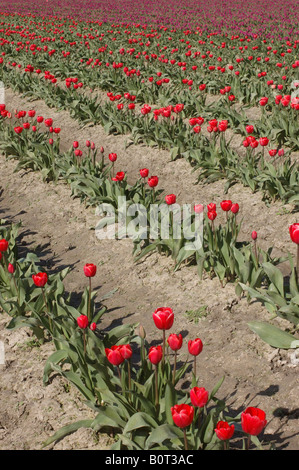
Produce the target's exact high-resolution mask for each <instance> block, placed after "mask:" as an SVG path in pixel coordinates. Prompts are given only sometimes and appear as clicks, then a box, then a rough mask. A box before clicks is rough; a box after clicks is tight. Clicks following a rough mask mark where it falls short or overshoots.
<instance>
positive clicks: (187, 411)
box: [171, 403, 194, 429]
mask: <svg viewBox="0 0 299 470" xmlns="http://www.w3.org/2000/svg"><path fill="white" fill-rule="evenodd" d="M171 414H172V419H173V421H174V424H176V426H178V427H179V428H182V429H183V428H186V427H187V426H190V424H191V423H192V421H193V417H194V408H193V407H192V406H190V405H187V404H184V403H183V404H182V405H174V406H173V407H172V408H171Z"/></svg>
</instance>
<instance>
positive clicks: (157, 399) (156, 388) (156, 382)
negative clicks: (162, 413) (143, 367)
mask: <svg viewBox="0 0 299 470" xmlns="http://www.w3.org/2000/svg"><path fill="white" fill-rule="evenodd" d="M155 397H156V400H155V402H156V409H158V405H159V395H158V364H156V365H155Z"/></svg>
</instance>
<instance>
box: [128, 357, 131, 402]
mask: <svg viewBox="0 0 299 470" xmlns="http://www.w3.org/2000/svg"><path fill="white" fill-rule="evenodd" d="M128 388H129V396H131V360H130V359H129V360H128Z"/></svg>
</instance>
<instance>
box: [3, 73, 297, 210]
mask: <svg viewBox="0 0 299 470" xmlns="http://www.w3.org/2000/svg"><path fill="white" fill-rule="evenodd" d="M6 75H7V76H6ZM3 78H4V80H5V79H6V80H8V81H9V83H10V84H12V83H13V82H14V80H16V79H17V82H18V87H19V88H18V89H19V91H26V90H27V91H26V93H27V94H28V92H30V93H33V95H36V93H37V90H38V89H39V88H40V94H39V95H38V96H39V97H40V98H42V99H46V97H47V96H49V99H50V102H49V101H47V99H46V102H47V104H49V105H50V106H56V107H58V106H59V107H61V106H63V107H64V109H68V110H70V112H71V115H72V116H73V117H75V118H77V119H79V121H81V122H83V123H84V122H85V123H87V122H88V121H89V120H90V116H91V115H92V114H94V117H93V118H92V119H93V122H94V123H96V122H100V123H101V124H102V125H103V126H104V129H105V130H106V131H107V132H109V133H111V132H113V133H114V132H117V133H122V134H123V133H127V132H128V131H129V133H131V137H130V139H129V140H128V141H127V143H128V144H129V143H130V141H131V142H134V143H135V144H138V143H141V142H145V143H147V144H148V145H152V143H153V142H154V143H155V144H157V145H158V146H160V147H162V148H167V149H169V150H171V156H172V158H177V157H179V156H183V157H184V158H186V159H187V160H189V161H190V162H191V163H192V164H194V163H196V169H199V170H200V171H199V178H198V179H199V180H203V181H206V182H210V181H214V180H217V179H226V180H227V183H226V185H225V189H224V190H225V191H227V189H228V188H229V187H230V186H231V185H233V184H235V183H236V182H239V181H240V182H241V183H242V184H243V185H244V186H249V187H250V188H251V189H252V191H256V190H260V191H262V192H263V193H264V195H265V198H267V199H270V200H273V199H274V200H275V199H277V198H279V199H281V200H282V201H283V202H285V203H293V204H295V205H297V204H298V187H299V180H298V171H297V163H296V161H292V159H291V156H290V155H289V152H286V153H285V152H284V150H283V149H282V148H281V145H282V144H283V142H284V141H283V139H282V140H281V139H280V138H278V140H277V138H276V137H277V136H278V137H279V136H283V135H287V134H288V133H289V131H288V130H286V131H283V133H280V134H277V133H276V137H275V139H272V140H274V141H277V142H278V144H276V145H277V146H278V148H273V145H275V144H274V142H273V144H271V146H272V148H270V149H268V152H269V155H270V159H267V158H264V153H265V148H266V147H265V146H266V145H269V144H270V139H269V138H268V137H260V136H259V137H256V136H255V135H252V136H249V137H247V138H246V139H245V140H244V141H243V146H246V148H247V152H246V156H245V158H244V157H242V159H241V164H240V155H239V153H238V152H237V151H236V150H233V149H232V148H231V147H230V145H229V142H227V141H226V140H227V139H225V137H224V133H225V131H226V129H227V127H228V121H230V126H231V128H232V129H234V130H236V129H237V130H238V132H239V129H244V128H245V126H246V124H247V118H246V116H245V114H244V113H243V115H241V114H240V113H236V112H235V111H232V110H231V109H230V108H229V109H228V110H227V112H226V111H225V107H224V106H223V103H222V102H221V101H220V102H219V103H218V104H217V105H215V106H214V108H213V109H211V110H210V111H209V114H211V113H214V115H217V116H218V115H219V116H221V115H222V116H223V115H225V118H226V119H222V120H217V119H211V116H210V118H209V121H208V125H207V130H208V132H210V139H209V138H208V137H206V136H204V135H202V132H201V127H202V126H201V125H199V124H197V125H194V122H195V121H196V122H197V123H198V122H200V123H201V124H203V122H204V121H205V119H204V118H202V117H197V118H194V117H193V118H190V119H189V124H187V123H185V121H184V120H183V119H182V117H181V114H182V113H184V109H187V108H188V107H186V106H184V105H182V104H180V105H178V104H177V105H175V106H172V105H169V106H167V107H165V108H160V109H157V110H153V111H152V109H151V106H148V105H144V106H143V108H141V111H143V110H144V112H143V113H141V114H140V115H138V114H134V113H133V112H132V111H130V110H129V112H128V111H126V110H123V109H122V108H120V109H121V111H120V110H119V109H117V108H115V107H114V105H113V104H109V103H108V104H103V103H101V102H97V100H96V98H94V99H92V98H88V97H87V96H86V95H82V94H77V95H76V96H72V95H69V94H68V93H69V91H68V90H67V93H66V94H65V95H64V91H63V90H62V89H60V88H59V93H58V91H57V90H56V91H55V93H54V94H53V93H52V90H51V89H50V90H49V89H47V87H46V88H45V87H44V85H42V87H40V84H41V82H39V84H38V86H37V87H35V88H34V90H33V89H32V79H31V78H30V79H28V78H27V81H26V76H25V77H22V76H19V75H18V74H17V76H16V77H15V76H11V75H8V73H7V71H6V72H5V73H4V76H3ZM24 78H25V79H24ZM52 86H53V85H52ZM108 94H109V93H108ZM125 95H126V93H125ZM130 96H131V95H130ZM119 97H121V95H119ZM110 99H111V97H110ZM78 101H80V102H81V103H82V106H80V107H78V106H77V102H78ZM189 108H190V106H189ZM189 108H188V112H190V109H189ZM172 111H174V114H172ZM193 111H194V112H195V111H196V110H193ZM82 113H83V114H82ZM124 113H125V114H124ZM157 113H158V114H157ZM161 113H162V115H163V117H162V118H159V115H160V116H161ZM223 113H224V114H223ZM272 114H273V113H272ZM167 116H168V117H167ZM158 118H159V119H158ZM171 118H174V119H171ZM293 119H295V120H296V116H294V117H293ZM277 120H279V122H280V123H282V122H284V120H285V122H286V123H287V125H288V126H289V127H290V126H291V125H292V126H293V127H294V126H295V127H296V124H291V122H292V121H291V120H290V116H289V115H285V116H283V113H282V112H279V115H278V116H277ZM25 124H27V123H25ZM190 124H191V127H190ZM268 125H269V114H268V115H267V118H265V117H264V118H263V120H262V121H261V123H258V127H261V131H263V130H264V132H266V133H267V134H268V135H270V134H271V132H270V131H271V129H270V128H268V127H267V126H268ZM246 127H247V128H248V125H247V126H246ZM250 127H253V126H252V125H250ZM295 127H294V128H295ZM219 134H221V136H220V145H218V143H217V140H218V137H219ZM254 134H257V133H256V132H254ZM279 139H280V140H279ZM259 145H260V146H261V149H262V151H261V152H258V151H255V152H254V149H256V148H257V147H258V146H259ZM241 149H242V144H241ZM249 149H250V151H249ZM77 153H78V154H79V155H81V151H80V150H77ZM276 154H277V155H278V156H277V157H275V155H276ZM283 155H284V158H281V157H282V156H283Z"/></svg>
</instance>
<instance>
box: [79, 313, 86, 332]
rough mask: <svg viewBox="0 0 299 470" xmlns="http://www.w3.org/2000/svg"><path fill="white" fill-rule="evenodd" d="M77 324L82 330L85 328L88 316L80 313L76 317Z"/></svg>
mask: <svg viewBox="0 0 299 470" xmlns="http://www.w3.org/2000/svg"><path fill="white" fill-rule="evenodd" d="M77 324H78V326H79V328H82V329H83V330H85V328H87V327H88V318H87V316H86V315H80V316H79V317H78V318H77Z"/></svg>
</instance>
